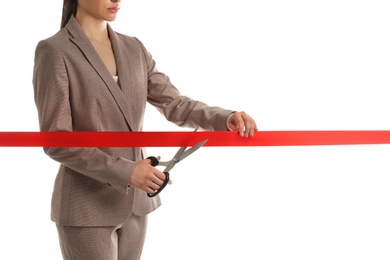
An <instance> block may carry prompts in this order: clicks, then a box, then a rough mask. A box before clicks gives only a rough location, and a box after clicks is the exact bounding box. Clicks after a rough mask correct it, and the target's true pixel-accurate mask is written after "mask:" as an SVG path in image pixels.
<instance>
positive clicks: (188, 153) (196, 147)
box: [175, 139, 209, 162]
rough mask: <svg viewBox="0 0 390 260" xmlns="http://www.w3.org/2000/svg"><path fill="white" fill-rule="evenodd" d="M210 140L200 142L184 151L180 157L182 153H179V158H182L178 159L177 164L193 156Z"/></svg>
mask: <svg viewBox="0 0 390 260" xmlns="http://www.w3.org/2000/svg"><path fill="white" fill-rule="evenodd" d="M208 140H209V139H205V140H203V141H202V142H199V143H197V144H196V145H194V146H192V147H191V148H189V149H187V150H185V151H183V152H182V153H181V155H180V153H178V156H180V157H178V158H177V157H176V156H175V157H176V160H177V162H179V161H181V160H183V159H184V158H186V157H187V156H189V155H191V154H192V153H193V152H195V151H196V150H198V149H199V148H201V147H202V146H203V145H204V144H205V143H206V142H207V141H208Z"/></svg>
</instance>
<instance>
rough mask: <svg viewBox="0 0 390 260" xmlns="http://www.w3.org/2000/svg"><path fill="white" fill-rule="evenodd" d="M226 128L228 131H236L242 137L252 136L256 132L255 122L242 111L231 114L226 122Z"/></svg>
mask: <svg viewBox="0 0 390 260" xmlns="http://www.w3.org/2000/svg"><path fill="white" fill-rule="evenodd" d="M226 126H227V128H228V129H229V130H230V131H238V132H239V133H240V135H241V136H242V137H244V136H245V137H249V136H253V135H254V133H255V131H257V126H256V122H255V120H254V119H253V118H252V117H250V116H249V115H248V114H247V113H245V112H243V111H242V112H234V113H231V114H230V115H229V116H228V118H227V120H226Z"/></svg>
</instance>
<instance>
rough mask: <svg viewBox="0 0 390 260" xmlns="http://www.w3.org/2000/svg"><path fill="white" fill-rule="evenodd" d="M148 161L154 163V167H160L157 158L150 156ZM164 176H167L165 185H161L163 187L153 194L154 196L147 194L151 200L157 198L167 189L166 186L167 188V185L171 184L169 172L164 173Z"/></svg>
mask: <svg viewBox="0 0 390 260" xmlns="http://www.w3.org/2000/svg"><path fill="white" fill-rule="evenodd" d="M146 159H150V160H151V161H152V166H157V165H158V160H157V158H156V157H154V156H149V157H148V158H146ZM164 174H165V180H164V183H163V184H162V185H161V187H160V188H159V189H158V190H157V191H156V192H155V193H153V194H150V193H147V194H148V197H149V198H152V197H154V196H157V195H158V194H159V193H160V192H161V191H162V190H163V189H164V188H165V186H167V184H168V182H169V172H164Z"/></svg>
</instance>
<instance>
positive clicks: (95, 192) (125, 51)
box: [33, 0, 257, 260]
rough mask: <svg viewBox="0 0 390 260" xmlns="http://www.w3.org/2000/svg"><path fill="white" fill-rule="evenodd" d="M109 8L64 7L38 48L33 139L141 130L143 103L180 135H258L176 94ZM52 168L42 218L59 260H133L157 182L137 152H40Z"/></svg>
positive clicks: (76, 3) (70, 1)
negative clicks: (54, 235) (187, 130)
mask: <svg viewBox="0 0 390 260" xmlns="http://www.w3.org/2000/svg"><path fill="white" fill-rule="evenodd" d="M119 8H120V1H118V0H117V1H115V0H64V5H63V17H62V22H61V29H60V30H59V32H58V33H56V34H55V35H53V36H52V37H50V38H48V39H45V40H42V41H40V42H39V43H38V45H37V47H36V52H35V64H34V73H33V85H34V97H35V102H36V105H37V109H38V115H39V123H40V128H41V131H142V122H143V115H144V111H145V105H146V102H149V103H150V104H152V105H153V106H155V107H156V108H157V109H158V110H159V111H160V112H161V113H162V114H163V115H164V116H165V117H166V118H167V120H169V121H171V122H174V123H176V124H177V125H179V126H183V127H192V128H195V127H201V128H203V129H205V130H222V131H223V130H228V129H230V130H232V131H239V132H240V134H241V135H242V136H244V137H248V136H251V135H253V133H254V131H257V128H256V123H255V122H254V120H253V119H252V118H251V117H250V116H248V115H247V114H246V113H245V112H234V111H231V110H227V109H222V108H219V107H210V106H208V105H206V104H204V103H202V102H199V101H195V100H192V99H190V98H188V97H185V96H183V95H180V93H179V91H178V90H177V89H176V88H175V87H174V86H173V85H172V84H171V82H170V81H169V78H168V77H167V76H166V75H164V74H163V73H161V72H159V71H158V70H157V69H156V65H155V61H154V60H153V58H152V56H151V54H150V53H149V52H148V51H147V50H146V49H145V47H144V45H143V44H142V43H141V42H140V41H139V40H138V39H137V38H134V37H130V36H127V35H123V34H120V33H117V32H115V31H113V29H112V28H111V27H110V25H109V24H108V22H110V21H114V20H115V18H116V15H117V13H118V11H119ZM45 153H46V154H47V155H48V156H50V157H51V158H53V159H54V160H56V161H58V162H59V163H60V169H59V172H58V174H57V177H56V181H55V185H54V190H53V197H52V213H51V218H52V220H53V221H54V222H55V223H56V225H57V230H58V234H59V240H60V245H61V251H62V254H63V257H64V259H81V260H88V259H91V260H92V259H93V260H98V259H104V260H111V259H140V256H141V252H142V247H143V243H144V239H145V233H146V225H147V214H148V213H150V212H152V211H153V210H155V209H156V208H157V207H159V206H160V204H161V202H160V198H159V196H156V197H154V198H149V197H148V196H147V193H150V194H152V193H154V192H155V191H156V190H157V189H158V188H159V187H160V185H162V183H163V181H164V179H165V175H164V174H163V173H162V172H160V171H159V170H158V169H156V168H154V167H153V166H152V165H151V161H150V160H149V159H144V158H145V156H144V154H143V150H142V149H141V148H134V147H133V148H55V147H51V148H45Z"/></svg>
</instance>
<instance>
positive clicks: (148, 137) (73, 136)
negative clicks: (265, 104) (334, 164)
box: [0, 130, 390, 147]
mask: <svg viewBox="0 0 390 260" xmlns="http://www.w3.org/2000/svg"><path fill="white" fill-rule="evenodd" d="M205 139H208V141H207V142H206V144H205V145H204V146H302V145H362V144H390V130H383V131H381V130H370V131H362V130H355V131H353V130H352V131H258V132H256V133H255V135H254V136H253V137H249V138H244V137H241V136H239V134H238V133H237V132H228V131H226V132H225V131H216V132H210V131H204V132H0V147H1V146H3V147H5V146H7V147H173V146H193V145H195V144H196V143H198V142H201V141H203V140H205Z"/></svg>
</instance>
